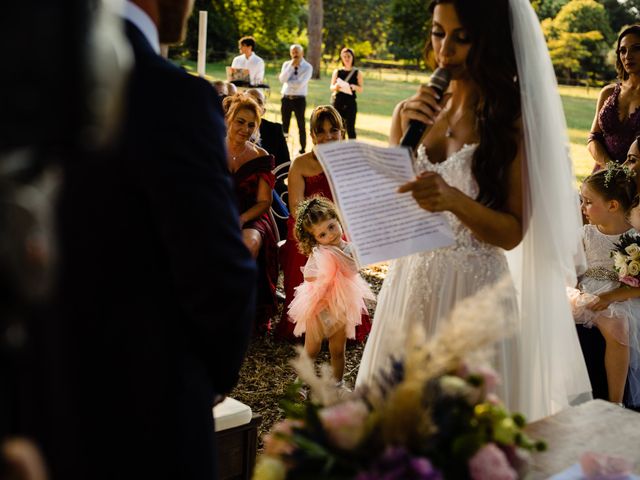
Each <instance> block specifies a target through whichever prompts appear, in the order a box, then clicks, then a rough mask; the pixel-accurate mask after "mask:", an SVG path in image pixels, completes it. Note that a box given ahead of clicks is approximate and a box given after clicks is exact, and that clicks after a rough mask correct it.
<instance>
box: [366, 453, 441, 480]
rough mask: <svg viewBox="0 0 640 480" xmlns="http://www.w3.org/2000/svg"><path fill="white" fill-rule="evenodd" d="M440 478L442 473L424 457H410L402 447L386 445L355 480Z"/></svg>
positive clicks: (425, 479)
mask: <svg viewBox="0 0 640 480" xmlns="http://www.w3.org/2000/svg"><path fill="white" fill-rule="evenodd" d="M409 479H411V480H442V479H443V477H442V474H441V473H440V471H439V470H436V469H435V468H433V466H432V465H431V462H430V461H429V460H428V459H426V458H424V457H412V456H411V454H410V453H409V452H407V450H406V449H405V448H404V447H387V449H386V450H385V452H384V454H383V455H382V458H380V460H379V461H377V462H375V463H374V464H373V465H372V466H371V468H370V469H369V471H367V472H361V473H359V474H358V476H357V477H356V480H409Z"/></svg>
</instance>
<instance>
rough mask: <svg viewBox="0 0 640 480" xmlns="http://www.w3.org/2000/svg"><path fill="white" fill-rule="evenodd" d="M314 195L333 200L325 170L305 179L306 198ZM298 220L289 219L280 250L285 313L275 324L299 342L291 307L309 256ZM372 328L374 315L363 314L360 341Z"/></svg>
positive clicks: (278, 330) (282, 334) (285, 336)
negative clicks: (297, 230) (302, 249)
mask: <svg viewBox="0 0 640 480" xmlns="http://www.w3.org/2000/svg"><path fill="white" fill-rule="evenodd" d="M312 195H322V196H323V197H326V198H328V199H329V200H331V201H333V196H332V195H331V188H330V187H329V182H328V181H327V177H326V175H325V174H324V172H321V173H319V174H318V175H314V176H312V177H305V179H304V198H308V197H311V196H312ZM294 226H295V221H294V220H293V216H292V215H290V216H289V219H288V220H287V241H286V242H285V244H284V245H283V246H282V249H281V250H280V265H281V266H282V272H283V274H284V293H285V295H286V299H285V302H284V306H283V308H282V316H281V317H280V322H279V323H278V325H277V326H276V328H275V335H276V336H277V337H279V338H280V339H282V340H287V341H289V342H299V341H300V339H299V338H296V336H295V335H294V334H293V329H294V328H295V324H294V323H293V322H292V320H291V318H290V317H289V315H288V313H287V311H288V309H289V304H290V303H291V301H292V300H293V296H294V292H295V288H296V287H297V286H298V285H300V284H301V283H302V282H303V280H304V278H303V275H302V269H303V268H304V266H305V264H306V263H307V257H306V256H304V255H303V254H301V253H300V251H299V250H298V242H297V241H296V237H295V236H294V234H293V230H294ZM370 331H371V319H370V318H369V314H368V313H363V314H362V323H361V324H360V325H358V326H357V327H356V341H357V342H364V341H365V340H366V338H367V335H369V332H370Z"/></svg>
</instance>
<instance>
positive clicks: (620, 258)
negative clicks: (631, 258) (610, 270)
mask: <svg viewBox="0 0 640 480" xmlns="http://www.w3.org/2000/svg"><path fill="white" fill-rule="evenodd" d="M613 264H614V265H615V267H616V268H617V269H620V268H622V266H623V265H626V264H627V262H626V261H625V257H624V255H622V254H621V253H620V252H615V253H614V254H613Z"/></svg>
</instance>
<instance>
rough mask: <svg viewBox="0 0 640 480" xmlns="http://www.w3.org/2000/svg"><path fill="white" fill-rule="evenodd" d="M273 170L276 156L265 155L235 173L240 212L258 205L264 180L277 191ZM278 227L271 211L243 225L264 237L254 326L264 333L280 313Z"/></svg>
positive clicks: (260, 254) (259, 259) (260, 255)
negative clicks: (278, 310) (259, 185)
mask: <svg viewBox="0 0 640 480" xmlns="http://www.w3.org/2000/svg"><path fill="white" fill-rule="evenodd" d="M273 168H274V158H273V155H264V156H262V157H256V158H254V159H253V160H249V161H248V162H247V163H245V164H243V165H242V166H241V167H240V168H239V169H238V170H237V171H235V172H233V174H232V175H233V179H234V182H235V188H236V195H237V197H238V209H239V210H240V212H245V211H247V210H248V209H249V208H251V207H252V206H253V205H255V203H256V200H257V197H258V184H259V182H260V180H261V179H262V180H264V181H265V182H267V184H268V185H269V187H270V188H273V186H274V184H275V176H274V175H273V173H272V172H271V170H273ZM274 228H275V226H274V225H273V223H272V222H271V219H270V217H269V213H268V212H265V213H263V214H262V215H260V216H259V217H258V218H256V219H254V220H251V221H249V222H247V223H245V224H244V225H243V226H242V229H243V230H244V229H253V230H257V231H258V232H259V233H260V236H261V237H262V247H261V248H260V253H259V254H258V258H257V264H258V289H257V298H256V321H255V326H254V327H255V329H256V330H257V331H258V332H264V331H266V330H269V329H270V328H271V318H272V317H273V316H274V315H275V314H276V311H277V306H278V302H277V298H276V285H277V283H278V244H277V241H276V234H275V230H274Z"/></svg>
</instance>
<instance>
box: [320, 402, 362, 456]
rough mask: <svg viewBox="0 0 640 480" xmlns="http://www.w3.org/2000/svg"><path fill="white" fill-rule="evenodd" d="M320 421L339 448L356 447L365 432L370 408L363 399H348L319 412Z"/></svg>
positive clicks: (348, 448) (330, 438)
mask: <svg viewBox="0 0 640 480" xmlns="http://www.w3.org/2000/svg"><path fill="white" fill-rule="evenodd" d="M318 416H319V417H320V422H321V423H322V426H323V428H324V429H325V431H326V432H327V437H329V440H331V442H332V443H333V444H334V445H336V446H337V447H339V448H342V449H344V450H350V449H352V448H355V447H356V446H357V445H358V443H360V441H361V440H362V437H363V435H364V433H365V420H366V419H367V417H368V416H369V409H368V408H367V406H366V405H365V404H364V403H363V402H361V401H353V400H351V401H347V402H343V403H338V404H336V405H333V406H331V407H327V408H323V409H322V410H320V411H319V412H318Z"/></svg>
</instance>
